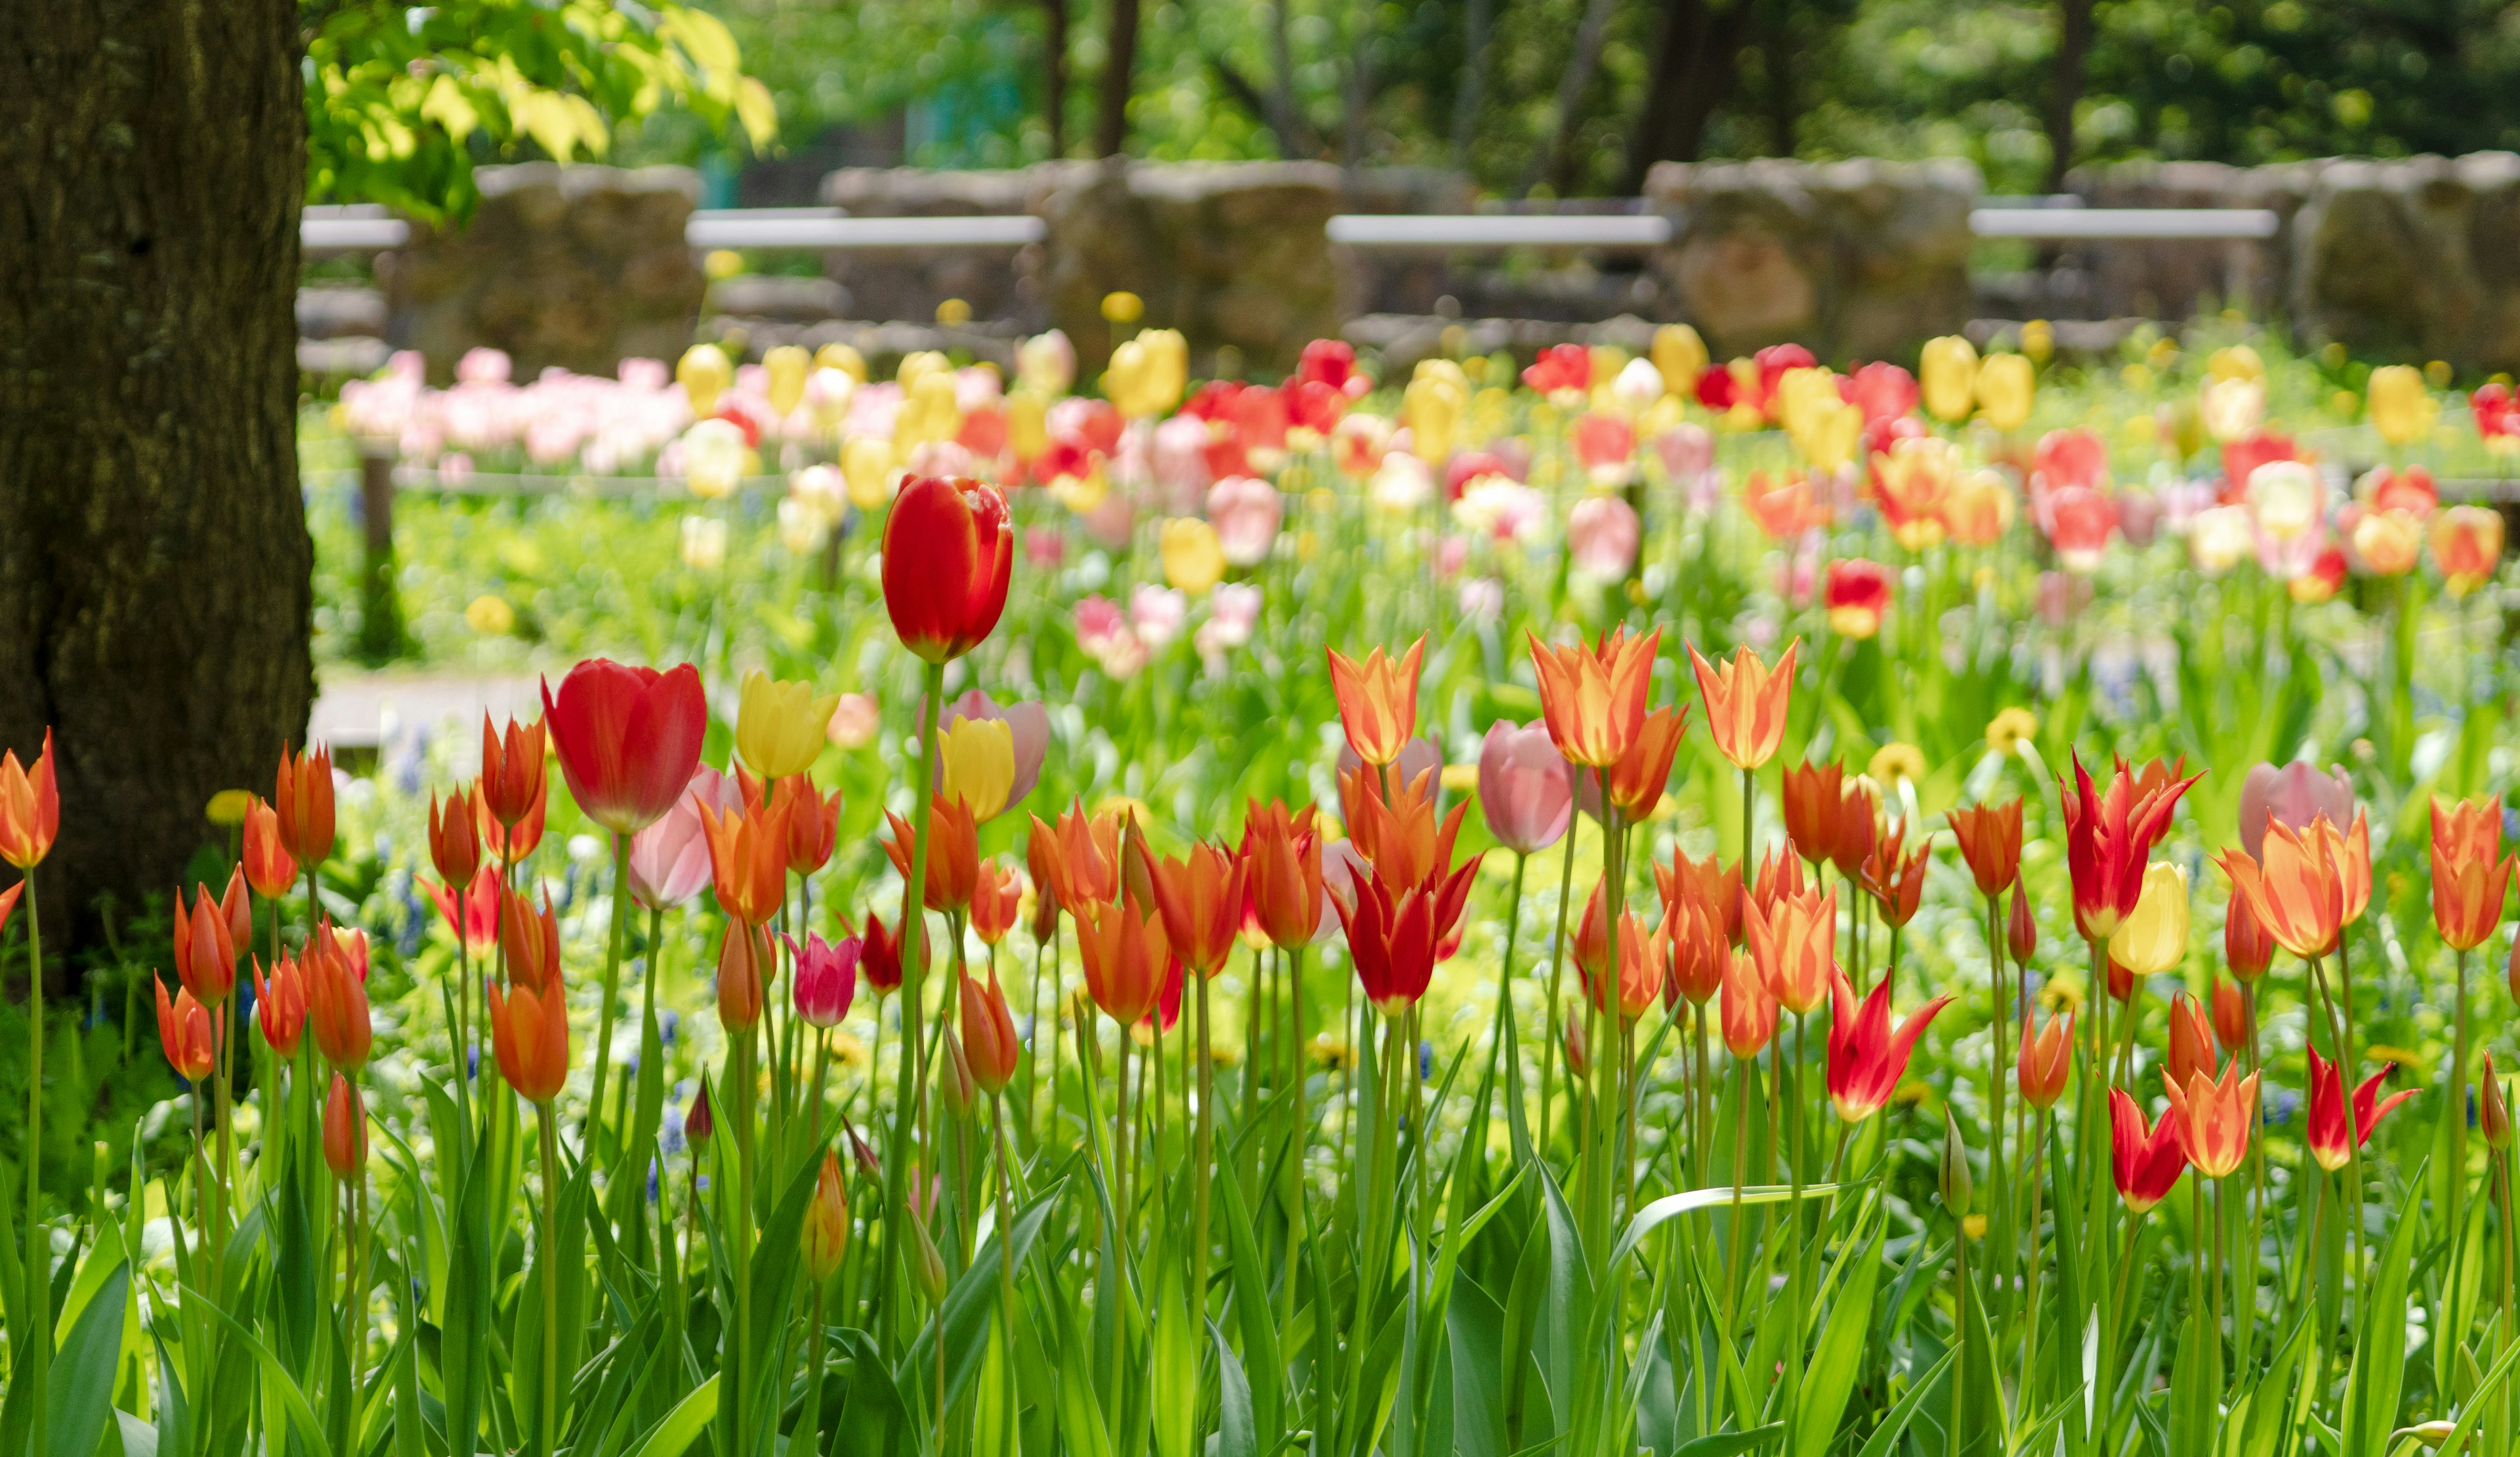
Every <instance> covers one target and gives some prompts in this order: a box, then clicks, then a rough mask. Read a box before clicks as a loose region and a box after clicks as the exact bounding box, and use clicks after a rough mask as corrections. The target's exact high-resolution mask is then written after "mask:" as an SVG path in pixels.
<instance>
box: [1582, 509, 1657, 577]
mask: <svg viewBox="0 0 2520 1457" xmlns="http://www.w3.org/2000/svg"><path fill="white" fill-rule="evenodd" d="M1643 536H1644V527H1643V523H1641V522H1639V521H1638V520H1637V512H1636V508H1635V507H1633V506H1630V505H1629V504H1628V503H1627V502H1626V501H1623V500H1621V499H1620V498H1619V497H1617V496H1587V497H1585V498H1584V499H1583V500H1581V501H1578V502H1576V503H1575V509H1574V510H1572V511H1570V512H1568V513H1567V514H1566V550H1567V551H1568V553H1569V554H1570V555H1572V556H1573V558H1574V560H1575V566H1576V568H1577V569H1579V570H1582V571H1588V572H1590V573H1592V574H1593V575H1595V576H1619V575H1622V574H1624V573H1625V572H1626V571H1627V569H1629V567H1631V566H1633V565H1634V564H1635V562H1636V560H1637V546H1638V544H1639V543H1640V542H1641V541H1642V540H1643Z"/></svg>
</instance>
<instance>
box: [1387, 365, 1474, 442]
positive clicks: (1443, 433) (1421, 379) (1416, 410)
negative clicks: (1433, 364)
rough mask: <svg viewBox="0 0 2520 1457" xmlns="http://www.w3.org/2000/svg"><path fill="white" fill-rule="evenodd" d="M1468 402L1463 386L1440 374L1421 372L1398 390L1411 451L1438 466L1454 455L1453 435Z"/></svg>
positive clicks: (1460, 422) (1457, 428)
mask: <svg viewBox="0 0 2520 1457" xmlns="http://www.w3.org/2000/svg"><path fill="white" fill-rule="evenodd" d="M1467 404H1468V400H1467V398H1466V396H1465V393H1464V391H1463V388H1462V387H1461V386H1460V385H1458V384H1456V383H1454V382H1453V381H1452V380H1450V379H1448V378H1446V377H1445V376H1443V375H1440V374H1428V373H1425V372H1424V366H1423V365H1420V366H1419V373H1418V377H1417V378H1415V379H1413V380H1411V381H1410V382H1409V387H1408V388H1406V389H1405V390H1403V391H1402V392H1401V397H1400V414H1401V418H1402V419H1403V420H1404V421H1406V422H1407V423H1408V427H1409V439H1410V447H1409V449H1410V453H1411V454H1413V455H1415V456H1417V458H1418V459H1419V460H1421V461H1424V462H1426V463H1427V464H1428V465H1441V464H1443V463H1444V462H1445V461H1446V460H1448V459H1450V458H1451V457H1452V454H1453V437H1454V435H1455V434H1456V433H1459V432H1460V430H1461V426H1462V415H1463V410H1464V408H1465V407H1466V405H1467Z"/></svg>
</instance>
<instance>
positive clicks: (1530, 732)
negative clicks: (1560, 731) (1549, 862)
mask: <svg viewBox="0 0 2520 1457" xmlns="http://www.w3.org/2000/svg"><path fill="white" fill-rule="evenodd" d="M1574 806H1575V779H1574V774H1573V771H1571V770H1570V769H1568V768H1567V765H1566V759H1565V757H1564V756H1563V755H1561V754H1560V753H1558V751H1557V745H1556V743H1555V741H1553V740H1552V739H1551V738H1550V737H1549V726H1548V725H1547V724H1545V723H1533V724H1529V725H1526V726H1524V727H1521V728H1516V727H1514V726H1513V724H1511V723H1510V722H1508V721H1507V720H1505V719H1502V718H1500V719H1498V720H1497V721H1496V722H1494V723H1492V724H1489V725H1488V734H1487V738H1486V739H1485V740H1483V741H1481V743H1480V744H1479V813H1481V814H1483V815H1485V816H1486V817H1487V822H1488V833H1489V834H1491V835H1494V836H1495V837H1496V838H1497V842H1498V843H1499V844H1502V845H1504V846H1505V847H1506V848H1508V849H1510V850H1514V851H1517V852H1518V853H1521V854H1525V855H1528V854H1530V853H1532V852H1533V851H1535V850H1540V849H1546V848H1548V847H1549V846H1550V845H1553V844H1555V843H1556V842H1557V838H1558V837H1559V836H1561V835H1564V834H1565V833H1566V825H1567V822H1568V821H1569V820H1570V819H1571V818H1573V815H1574Z"/></svg>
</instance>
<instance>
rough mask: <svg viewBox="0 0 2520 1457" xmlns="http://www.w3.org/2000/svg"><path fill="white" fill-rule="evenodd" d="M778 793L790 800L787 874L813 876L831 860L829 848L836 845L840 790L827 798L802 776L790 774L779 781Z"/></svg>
mask: <svg viewBox="0 0 2520 1457" xmlns="http://www.w3.org/2000/svg"><path fill="white" fill-rule="evenodd" d="M778 795H779V797H782V798H786V799H788V800H790V801H791V802H790V803H789V804H788V806H787V816H786V818H787V870H788V873H789V874H791V875H812V874H813V873H814V872H816V871H818V870H820V869H822V868H823V867H824V866H826V865H829V864H830V863H832V850H834V849H836V848H838V846H839V839H840V792H839V791H838V790H833V791H832V793H831V797H829V798H826V797H823V795H822V794H821V793H820V792H819V791H817V790H816V789H815V788H814V786H813V785H812V784H810V783H808V782H807V781H806V779H805V776H803V775H801V774H791V775H788V776H787V778H785V779H782V780H781V781H779V790H778Z"/></svg>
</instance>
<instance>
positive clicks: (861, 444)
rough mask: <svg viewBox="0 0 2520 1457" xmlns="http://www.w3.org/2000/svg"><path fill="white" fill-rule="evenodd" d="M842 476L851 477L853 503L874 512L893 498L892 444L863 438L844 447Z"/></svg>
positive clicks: (842, 450)
mask: <svg viewBox="0 0 2520 1457" xmlns="http://www.w3.org/2000/svg"><path fill="white" fill-rule="evenodd" d="M840 474H841V475H842V476H845V477H847V478H848V481H849V504H850V505H852V506H855V507H856V508H857V509H858V510H860V511H873V510H875V509H877V507H879V506H881V505H883V504H884V503H885V502H887V501H889V500H891V499H892V490H893V482H892V444H891V442H890V441H887V440H878V439H876V438H874V437H873V436H870V435H861V436H859V437H858V438H856V439H854V440H851V441H849V442H848V443H847V444H845V445H842V446H841V447H840Z"/></svg>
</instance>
